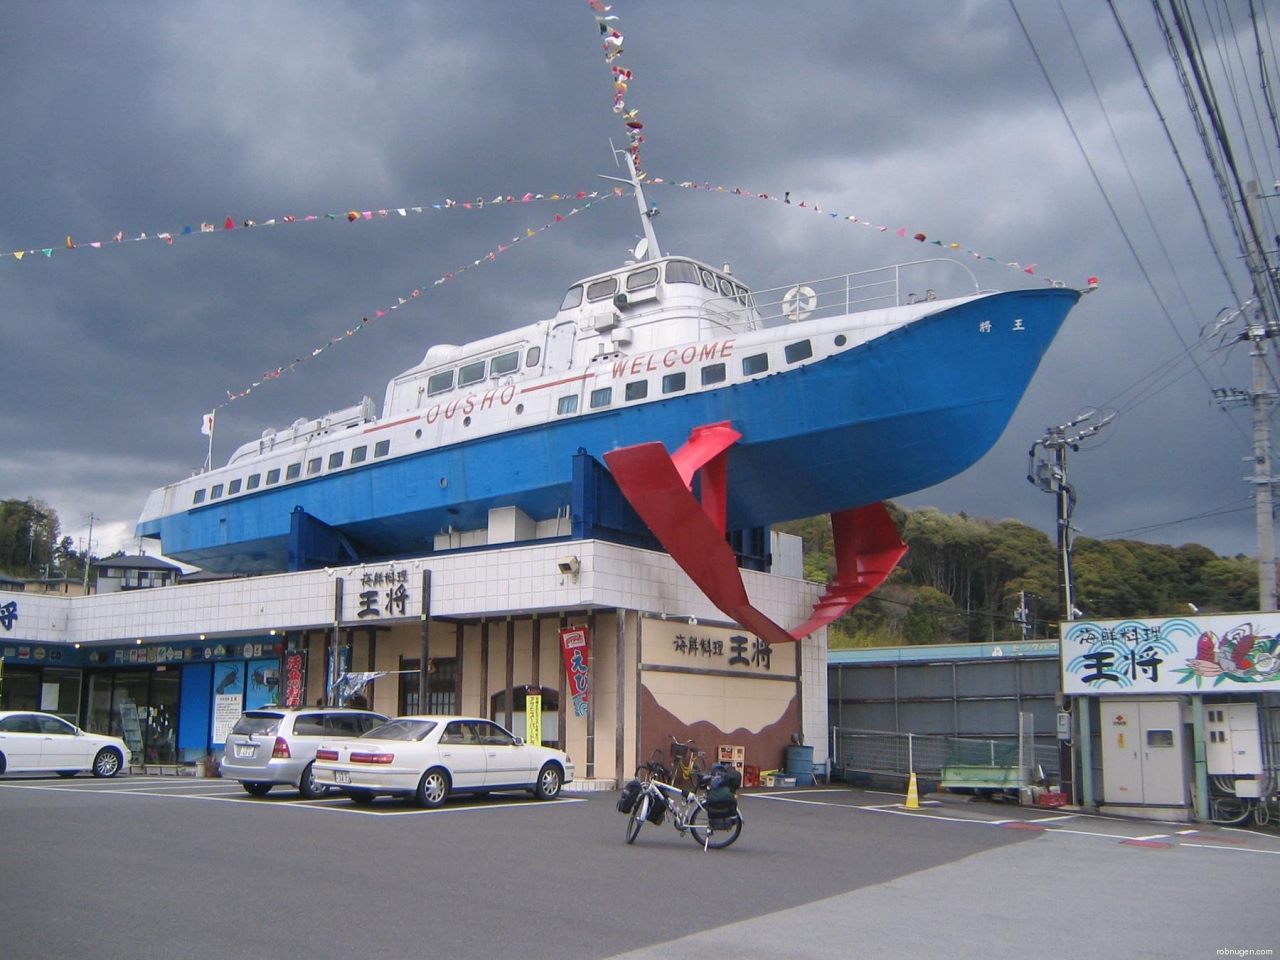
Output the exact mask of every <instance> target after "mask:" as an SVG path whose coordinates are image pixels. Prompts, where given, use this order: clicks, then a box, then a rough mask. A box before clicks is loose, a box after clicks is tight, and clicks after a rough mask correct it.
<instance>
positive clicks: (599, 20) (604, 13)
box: [587, 0, 644, 178]
mask: <svg viewBox="0 0 1280 960" xmlns="http://www.w3.org/2000/svg"><path fill="white" fill-rule="evenodd" d="M587 5H588V6H589V7H591V10H592V12H593V13H594V14H595V18H596V26H597V27H598V28H599V29H600V38H601V40H602V41H603V42H602V46H603V47H604V62H605V63H607V64H608V65H609V71H610V73H612V75H613V112H614V113H616V114H619V115H620V116H621V117H622V122H623V124H624V125H625V126H626V130H627V152H628V153H629V154H631V162H632V164H633V165H634V166H635V168H636V176H637V177H641V178H643V176H644V172H643V168H642V167H641V165H640V145H641V144H642V143H644V134H643V133H641V132H640V131H642V130H643V129H644V124H643V123H641V122H640V111H639V110H634V109H632V110H628V109H627V90H628V89H629V88H630V86H631V81H632V80H633V79H634V76H635V75H634V74H633V73H632V72H631V71H630V70H628V69H627V68H626V67H624V66H623V65H622V64H620V63H617V62H616V61H617V59H618V58H619V57H620V56H622V39H623V38H622V31H621V30H619V29H618V18H617V16H614V15H610V14H609V11H610V10H612V9H613V8H612V7H610V6H607V5H605V4H604V3H602V2H601V0H587Z"/></svg>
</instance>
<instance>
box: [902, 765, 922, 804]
mask: <svg viewBox="0 0 1280 960" xmlns="http://www.w3.org/2000/svg"><path fill="white" fill-rule="evenodd" d="M903 806H905V807H906V808H907V809H908V810H919V809H920V792H919V789H918V788H917V787H916V775H915V771H912V773H911V781H910V782H909V783H908V784H907V802H906V803H905V804H903Z"/></svg>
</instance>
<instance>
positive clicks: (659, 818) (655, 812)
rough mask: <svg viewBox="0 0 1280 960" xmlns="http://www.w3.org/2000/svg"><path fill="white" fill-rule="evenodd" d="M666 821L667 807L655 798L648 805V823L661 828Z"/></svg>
mask: <svg viewBox="0 0 1280 960" xmlns="http://www.w3.org/2000/svg"><path fill="white" fill-rule="evenodd" d="M666 819H667V805H666V804H665V803H663V802H662V801H661V800H659V799H657V798H656V797H655V798H654V799H653V800H652V801H650V803H649V822H650V823H654V824H657V825H658V826H662V824H663V822H664V821H665V820H666Z"/></svg>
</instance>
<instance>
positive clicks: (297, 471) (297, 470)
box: [284, 463, 302, 480]
mask: <svg viewBox="0 0 1280 960" xmlns="http://www.w3.org/2000/svg"><path fill="white" fill-rule="evenodd" d="M301 475H302V464H300V463H291V464H289V466H288V467H287V468H286V469H285V471H284V478H285V479H286V480H297V479H298V477H300V476H301Z"/></svg>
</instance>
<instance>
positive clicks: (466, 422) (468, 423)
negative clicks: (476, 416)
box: [462, 417, 471, 427]
mask: <svg viewBox="0 0 1280 960" xmlns="http://www.w3.org/2000/svg"><path fill="white" fill-rule="evenodd" d="M462 425H463V426H464V427H469V426H471V418H470V417H463V418H462Z"/></svg>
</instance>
